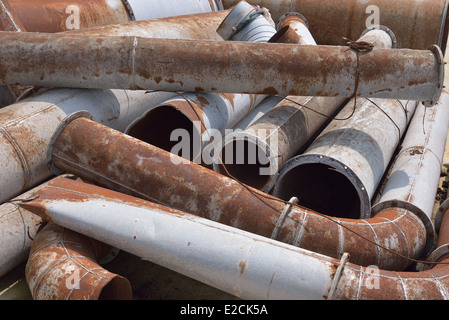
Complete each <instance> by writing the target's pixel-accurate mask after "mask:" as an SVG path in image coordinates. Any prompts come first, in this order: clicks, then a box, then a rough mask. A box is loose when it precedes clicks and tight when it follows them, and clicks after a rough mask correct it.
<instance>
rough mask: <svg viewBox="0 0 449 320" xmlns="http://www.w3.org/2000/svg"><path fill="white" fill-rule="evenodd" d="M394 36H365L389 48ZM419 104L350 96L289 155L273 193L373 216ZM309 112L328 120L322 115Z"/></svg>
mask: <svg viewBox="0 0 449 320" xmlns="http://www.w3.org/2000/svg"><path fill="white" fill-rule="evenodd" d="M370 33H371V34H370ZM391 34H392V33H391V32H390V31H389V30H388V29H385V30H380V29H374V30H371V31H369V32H368V33H365V38H364V37H363V36H362V38H361V40H362V41H367V42H374V43H377V45H378V46H380V47H383V48H385V47H387V48H388V47H391V46H392V45H393V43H394V42H395V41H394V39H395V37H394V36H393V37H391V38H390V36H389V35H391ZM370 38H371V39H372V40H370ZM376 38H380V40H379V39H378V40H377V41H375V39H376ZM373 40H374V41H373ZM356 102H357V104H356V105H355V103H356ZM416 106H417V103H416V102H414V101H400V100H388V99H357V101H355V99H351V100H350V101H349V102H348V103H347V104H346V105H345V106H344V108H343V109H342V110H341V111H340V112H339V113H338V114H337V115H336V116H335V119H334V120H333V121H331V122H330V123H329V125H328V126H327V127H326V128H325V129H324V130H323V131H322V132H321V133H320V134H319V136H318V137H317V138H316V139H315V140H314V141H313V142H312V143H311V145H310V146H309V147H308V148H307V150H305V151H304V152H303V153H302V154H300V155H298V156H296V157H294V158H288V159H289V160H288V161H287V162H286V163H285V165H284V166H283V167H282V168H281V170H280V171H279V176H278V177H277V180H276V182H275V185H274V188H273V191H272V194H273V195H275V196H277V197H279V198H282V199H287V200H288V199H290V198H291V197H292V196H293V195H294V196H297V197H299V198H300V199H299V203H301V204H302V205H304V206H306V207H308V208H311V209H315V210H317V211H319V212H322V213H325V214H328V215H333V216H339V217H350V218H358V217H359V218H368V217H370V216H371V203H372V202H371V201H372V200H373V197H374V194H375V192H376V190H377V187H378V185H379V183H380V182H381V179H382V178H383V176H384V173H385V170H387V168H388V166H389V164H390V161H391V160H392V157H393V155H394V153H395V151H396V149H397V147H398V145H399V143H400V141H401V139H402V137H403V135H404V134H405V132H406V130H407V127H408V124H409V122H410V119H411V118H412V116H413V113H414V112H415V109H416ZM318 110H322V109H318ZM334 110H336V109H334ZM306 112H307V114H312V116H313V117H315V118H317V117H318V119H319V120H321V124H324V121H325V120H326V119H323V116H322V115H318V114H314V112H313V110H312V111H311V110H306ZM306 118H307V117H306ZM295 124H296V122H293V123H292V125H295ZM309 137H310V135H309ZM298 150H299V149H296V150H294V151H298ZM289 155H291V156H293V155H294V154H292V153H290V154H289ZM306 176H307V177H308V178H305V177H306ZM323 195H325V196H324V197H323ZM387 207H391V206H387ZM348 214H349V216H348Z"/></svg>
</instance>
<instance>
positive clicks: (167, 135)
mask: <svg viewBox="0 0 449 320" xmlns="http://www.w3.org/2000/svg"><path fill="white" fill-rule="evenodd" d="M259 12H260V11H257V10H256V9H255V8H254V7H253V6H251V5H249V4H247V3H246V2H245V1H241V2H240V3H239V5H237V6H236V7H235V8H234V9H233V10H231V11H230V12H229V13H228V15H227V16H226V17H225V18H224V19H223V21H222V22H221V23H220V25H219V26H218V27H217V28H216V29H217V30H218V31H217V35H218V34H220V35H221V37H224V38H225V40H230V41H251V42H267V41H268V40H269V39H270V38H271V37H272V36H273V35H274V34H275V33H276V30H275V28H274V27H273V26H271V24H269V22H268V20H267V19H266V18H265V16H263V15H262V14H260V13H259ZM251 14H257V15H256V18H249V16H251ZM243 22H245V27H243V28H237V27H238V25H240V24H242V23H243ZM265 97H266V96H264V95H254V94H250V95H247V94H226V93H224V94H218V93H210V94H201V93H186V94H183V95H179V96H176V97H174V98H172V99H170V100H168V101H165V102H164V103H162V104H161V105H159V106H156V107H155V108H153V109H151V110H148V111H146V112H145V114H144V115H142V116H141V117H139V118H138V119H136V120H135V121H134V122H133V123H132V124H131V125H130V126H129V127H128V128H127V129H126V130H125V133H126V134H129V135H131V136H133V137H135V138H138V139H140V140H142V141H145V142H148V143H150V144H152V145H154V146H157V147H160V148H162V149H164V150H167V151H170V152H176V151H174V148H175V147H176V145H178V143H179V142H178V141H177V139H178V136H177V134H179V135H180V136H183V135H184V134H186V135H187V136H188V139H189V140H190V141H189V142H188V146H189V150H184V149H182V151H184V153H186V151H187V154H180V156H183V157H184V158H186V159H187V160H190V161H193V162H195V163H198V164H203V165H205V166H208V167H210V166H212V165H213V162H214V160H213V158H214V155H211V153H214V152H215V150H214V148H213V147H212V146H211V139H213V138H215V143H216V141H217V140H220V139H221V137H222V136H223V135H224V133H225V131H226V130H227V129H230V128H232V127H233V126H234V125H236V124H237V123H238V122H239V121H240V120H241V119H242V118H244V117H245V116H246V115H247V114H248V113H249V112H251V111H252V110H253V109H254V108H255V107H257V105H258V104H259V103H260V102H261V101H262V100H264V99H265ZM166 119H170V121H166ZM150 128H151V130H149V129H150ZM181 142H182V141H181ZM208 146H209V147H208ZM178 154H179V153H178Z"/></svg>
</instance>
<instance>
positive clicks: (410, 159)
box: [372, 90, 449, 230]
mask: <svg viewBox="0 0 449 320" xmlns="http://www.w3.org/2000/svg"><path fill="white" fill-rule="evenodd" d="M448 106H449V94H448V92H447V91H446V90H443V95H442V97H441V99H440V101H439V102H438V104H437V105H436V106H435V108H431V109H429V108H425V107H424V106H423V105H422V104H420V105H419V106H418V108H417V111H416V113H415V115H414V117H413V119H412V122H411V123H410V128H409V130H408V131H407V134H406V136H405V138H404V141H403V143H402V145H401V149H400V151H399V154H398V155H397V156H396V158H395V159H394V162H393V166H392V169H391V171H390V172H389V173H388V176H387V178H386V179H387V180H386V184H385V186H384V188H383V189H382V190H381V193H380V199H379V200H378V201H377V203H376V204H375V205H374V206H373V208H372V213H373V214H376V213H377V212H379V211H380V210H382V209H383V208H385V207H388V206H390V207H392V206H396V207H399V208H407V209H408V210H410V211H412V212H414V213H415V214H416V215H417V216H419V217H420V218H421V220H423V222H424V224H425V225H426V227H427V228H428V229H429V230H433V229H434V226H433V223H432V220H433V208H434V204H435V197H436V193H437V189H438V184H439V180H440V175H441V168H442V166H443V157H444V150H445V146H446V138H447V132H448V129H449V108H448Z"/></svg>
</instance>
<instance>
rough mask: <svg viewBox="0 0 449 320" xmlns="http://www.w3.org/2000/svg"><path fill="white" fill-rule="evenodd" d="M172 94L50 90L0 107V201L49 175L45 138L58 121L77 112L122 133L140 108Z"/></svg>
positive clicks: (139, 112) (157, 102) (144, 107)
mask: <svg viewBox="0 0 449 320" xmlns="http://www.w3.org/2000/svg"><path fill="white" fill-rule="evenodd" d="M171 96H173V93H150V94H145V92H142V91H125V90H86V89H52V90H47V91H44V92H42V93H40V94H37V95H35V96H32V97H29V98H27V99H24V100H22V101H20V102H18V103H16V104H13V105H10V106H8V107H5V108H2V109H0V145H1V148H0V155H1V158H2V159H4V161H2V164H1V168H2V175H1V179H0V202H1V203H3V202H5V201H7V200H9V199H11V198H12V197H14V196H17V195H19V194H20V193H22V192H24V191H26V190H28V189H29V188H31V187H34V186H36V185H37V184H39V183H41V182H43V181H45V179H48V178H50V177H51V173H50V171H49V170H48V168H47V166H46V154H47V150H48V146H49V143H50V139H51V137H52V135H53V133H54V130H55V129H56V128H57V126H58V125H59V124H60V122H61V121H62V120H63V119H64V118H65V117H66V116H67V115H68V114H71V113H73V112H76V111H79V110H88V111H89V112H90V113H91V114H92V115H93V117H94V119H95V120H96V121H98V122H99V123H102V124H104V125H108V126H111V127H113V128H115V129H117V130H120V131H124V130H125V129H126V127H127V126H128V125H129V123H131V122H132V121H133V120H134V119H135V118H136V117H137V116H138V115H139V114H141V113H142V111H143V110H145V109H146V108H148V106H151V105H157V104H159V103H160V102H161V101H164V100H166V99H167V98H169V97H171Z"/></svg>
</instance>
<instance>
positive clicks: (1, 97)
mask: <svg viewBox="0 0 449 320" xmlns="http://www.w3.org/2000/svg"><path fill="white" fill-rule="evenodd" d="M15 101H16V95H15V94H14V92H13V91H12V90H11V88H10V87H9V86H7V85H4V86H0V108H3V107H6V106H9V105H10V104H13V103H14V102H15Z"/></svg>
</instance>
